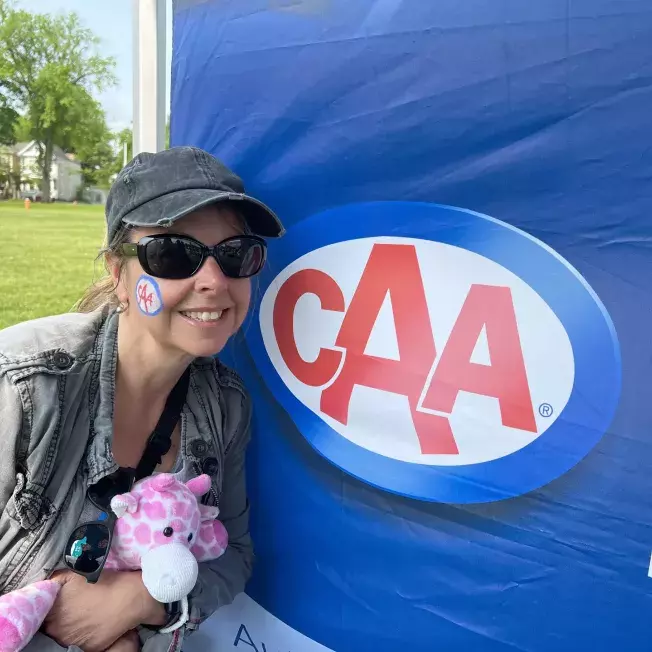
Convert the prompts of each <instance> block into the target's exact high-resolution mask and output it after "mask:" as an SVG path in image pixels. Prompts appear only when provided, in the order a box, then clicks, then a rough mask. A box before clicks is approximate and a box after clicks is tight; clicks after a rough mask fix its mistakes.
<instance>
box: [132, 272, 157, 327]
mask: <svg viewBox="0 0 652 652" xmlns="http://www.w3.org/2000/svg"><path fill="white" fill-rule="evenodd" d="M136 302H137V303H138V308H140V312H142V313H143V315H147V316H149V317H153V316H154V315H158V313H159V312H161V310H163V297H162V296H161V290H160V288H159V286H158V283H157V282H156V281H155V280H154V279H153V278H152V277H151V276H147V275H146V274H143V275H142V276H141V277H140V278H139V279H138V283H136Z"/></svg>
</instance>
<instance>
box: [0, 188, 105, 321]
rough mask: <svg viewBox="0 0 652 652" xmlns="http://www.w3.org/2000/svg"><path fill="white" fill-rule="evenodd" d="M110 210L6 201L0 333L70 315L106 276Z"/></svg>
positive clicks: (1, 229)
mask: <svg viewBox="0 0 652 652" xmlns="http://www.w3.org/2000/svg"><path fill="white" fill-rule="evenodd" d="M103 237H104V207H103V206H87V205H84V204H79V205H78V206H73V205H72V204H63V203H62V204H57V203H54V204H45V205H44V204H41V203H39V202H36V203H32V205H31V208H30V210H29V211H26V210H25V207H24V204H23V202H22V201H0V297H1V298H2V303H1V304H0V328H5V327H6V326H10V325H12V324H16V323H18V322H21V321H25V320H27V319H34V318H36V317H43V316H45V315H55V314H59V313H62V312H67V311H69V310H70V309H71V307H72V306H73V304H74V303H75V302H76V301H77V300H78V299H79V298H80V296H81V295H82V293H83V291H84V289H85V288H86V287H87V286H88V285H89V284H90V283H91V282H92V281H93V279H94V278H96V277H97V276H99V275H100V274H101V273H102V272H103V269H104V267H103V265H102V263H101V262H99V261H98V262H97V263H95V259H96V257H97V254H98V251H99V250H100V248H101V246H102V240H103Z"/></svg>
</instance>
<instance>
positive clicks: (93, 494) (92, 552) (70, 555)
mask: <svg viewBox="0 0 652 652" xmlns="http://www.w3.org/2000/svg"><path fill="white" fill-rule="evenodd" d="M133 484H134V473H133V469H119V470H118V471H116V473H114V474H113V475H110V476H107V477H106V478H104V479H103V480H101V481H100V482H98V483H97V484H95V485H93V486H92V487H90V488H89V492H88V498H89V500H90V501H91V503H92V504H93V505H94V506H95V507H96V508H97V509H99V510H100V511H101V512H102V514H103V516H104V517H105V518H104V520H98V521H90V522H88V523H82V524H81V525H79V526H77V527H76V528H75V529H74V530H73V532H72V534H71V535H70V537H69V539H68V542H67V543H66V549H65V552H64V555H63V561H64V563H65V564H66V566H67V567H68V568H69V569H70V570H72V571H74V572H75V573H78V574H79V575H83V576H84V577H85V578H86V581H88V582H90V583H91V584H94V583H95V582H97V580H98V579H99V578H100V574H101V572H102V569H103V568H104V564H105V563H106V559H107V556H108V554H109V550H110V549H111V543H112V541H113V531H114V529H115V523H116V520H117V516H116V515H115V514H114V513H113V511H112V510H111V499H112V498H113V497H114V496H117V495H119V494H122V493H127V492H129V491H131V488H132V487H133Z"/></svg>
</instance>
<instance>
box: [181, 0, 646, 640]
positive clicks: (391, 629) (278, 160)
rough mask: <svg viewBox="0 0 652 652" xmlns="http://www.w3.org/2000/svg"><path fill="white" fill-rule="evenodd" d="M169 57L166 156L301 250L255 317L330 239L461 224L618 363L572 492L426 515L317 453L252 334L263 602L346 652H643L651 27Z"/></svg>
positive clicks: (518, 26)
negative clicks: (184, 154)
mask: <svg viewBox="0 0 652 652" xmlns="http://www.w3.org/2000/svg"><path fill="white" fill-rule="evenodd" d="M173 34H174V47H173V61H172V107H171V120H172V122H171V141H172V144H173V145H177V144H191V145H197V146H200V147H203V148H204V149H207V150H208V151H210V152H212V153H213V154H215V155H216V156H218V157H220V158H222V159H223V160H224V161H225V162H227V163H228V164H229V165H230V166H232V167H233V168H234V169H235V170H236V171H237V172H238V173H239V174H240V175H242V177H243V178H244V179H245V181H246V183H247V189H248V191H250V192H251V193H253V194H254V195H256V196H258V197H260V198H261V199H262V200H263V201H265V202H267V203H268V204H269V205H270V206H272V207H273V209H274V210H275V211H276V212H277V213H278V214H279V215H280V216H281V217H282V219H283V221H284V223H285V225H286V227H287V228H288V237H287V240H286V241H285V243H284V242H283V241H281V242H278V243H273V244H271V245H270V270H271V272H270V274H271V276H270V278H268V279H263V280H262V287H261V290H260V295H262V294H264V291H265V289H266V288H267V287H269V283H270V282H271V279H272V277H273V276H275V275H276V274H278V273H279V272H280V271H281V270H282V269H283V268H284V267H285V266H286V265H288V264H290V263H291V262H292V260H294V259H295V258H298V257H299V256H300V255H303V254H304V253H306V252H307V251H309V250H310V249H311V247H312V246H313V244H314V247H317V246H319V243H321V242H322V241H323V242H326V240H327V239H328V238H331V239H333V231H332V229H335V231H334V232H335V236H338V237H339V236H340V235H341V238H342V239H346V237H348V228H349V227H347V226H346V221H344V222H342V221H338V220H337V219H335V218H333V220H334V221H333V222H332V223H330V222H328V221H324V219H325V218H321V217H315V216H320V215H323V214H324V213H325V212H327V211H330V210H334V211H335V212H336V213H337V211H339V210H348V208H347V207H350V206H355V205H359V204H361V203H368V202H376V203H384V202H410V203H415V204H416V203H419V204H430V205H435V204H436V205H438V206H442V205H443V206H452V207H459V208H462V209H465V210H467V211H473V212H477V213H480V214H482V215H486V216H490V217H491V218H493V219H495V220H499V221H500V223H502V224H505V225H509V226H510V227H515V228H516V229H519V230H520V231H523V232H525V233H527V234H529V236H532V237H533V238H535V239H536V240H537V241H540V242H541V243H543V244H544V245H545V246H547V247H549V248H551V249H552V250H554V252H556V253H557V254H558V255H559V256H561V257H562V258H563V259H564V260H565V261H568V263H569V264H570V265H572V267H573V268H574V269H575V270H577V272H578V274H579V275H581V277H583V278H584V279H585V280H586V282H587V283H588V285H589V286H590V288H591V289H592V291H593V292H594V293H595V295H596V296H597V297H599V301H600V302H601V304H602V305H603V306H604V309H605V311H606V313H607V315H608V318H609V321H610V323H612V324H613V328H614V329H615V333H616V339H617V343H618V347H619V352H620V353H619V355H620V358H619V361H618V364H619V365H621V373H622V384H621V387H620V391H616V390H614V391H613V392H612V394H611V396H612V398H613V400H614V403H616V402H617V407H616V406H615V405H614V407H615V414H614V415H613V419H609V422H608V424H606V425H605V428H604V430H605V431H604V433H603V434H602V435H601V437H599V438H598V439H599V441H597V443H596V444H595V446H593V447H591V449H590V450H587V451H586V456H585V457H584V458H583V459H582V460H581V461H579V462H578V463H577V464H575V465H574V466H573V467H572V468H571V469H570V470H568V471H567V472H565V473H563V474H562V475H560V476H558V477H554V478H550V481H549V482H547V483H545V484H543V485H541V486H540V487H538V488H535V489H532V490H528V491H527V492H525V493H523V494H522V495H517V496H514V497H511V498H509V499H506V500H501V501H498V502H484V503H473V502H471V503H467V504H462V503H455V502H436V501H435V502H428V501H423V500H417V499H415V498H413V497H409V496H400V495H397V494H396V493H393V492H392V491H385V490H383V489H382V488H379V487H377V486H373V485H371V484H369V483H368V482H365V481H364V479H360V478H359V477H355V475H354V474H353V475H352V474H351V473H350V472H349V469H346V468H341V467H339V466H337V465H335V464H334V463H333V462H332V460H329V459H328V457H327V456H325V455H324V454H319V452H318V451H316V450H315V448H314V447H313V446H312V445H311V443H310V441H309V439H310V438H309V437H307V435H306V432H305V431H304V432H302V431H301V428H300V427H298V426H297V420H296V415H295V414H293V413H292V411H291V410H290V411H288V409H287V404H285V403H284V402H283V401H282V400H281V399H280V398H279V397H280V394H279V389H278V387H277V386H276V385H275V384H274V383H272V382H270V380H269V376H268V375H266V374H265V373H264V366H265V364H268V361H266V360H265V359H263V358H264V357H265V356H264V353H263V352H262V351H263V349H261V348H260V347H256V346H253V345H252V342H253V339H252V333H253V332H255V329H256V328H257V327H258V326H257V318H258V317H259V313H258V312H257V311H254V313H253V316H252V320H251V321H250V323H249V324H248V325H246V327H245V331H246V329H247V328H250V329H253V330H252V331H246V332H247V334H246V335H245V336H244V337H240V338H237V339H236V341H235V342H234V344H233V346H230V347H229V348H228V350H227V351H226V352H225V354H224V357H225V358H226V359H227V361H228V362H230V363H232V364H233V365H234V366H236V367H237V369H238V371H239V372H240V373H241V374H242V375H243V377H244V378H245V380H246V383H247V385H248V387H249V389H250V391H251V393H252V395H253V398H254V402H255V408H256V416H255V423H254V437H253V441H252V445H251V449H250V459H249V482H250V498H251V504H252V532H253V535H254V537H255V540H256V548H257V565H256V571H255V574H254V578H253V579H252V581H251V583H250V585H249V588H248V594H249V595H250V596H251V597H252V598H253V599H254V600H256V601H257V602H258V603H259V604H260V605H262V606H263V607H264V608H265V609H266V610H268V611H269V612H271V613H272V614H274V615H275V616H276V617H278V618H279V619H280V620H282V621H283V622H285V623H287V624H288V625H290V626H291V627H293V628H294V629H296V630H298V631H300V632H301V633H303V634H305V635H306V636H308V637H309V638H311V639H313V640H315V641H318V642H319V643H321V644H323V645H324V646H326V647H328V648H330V649H332V650H334V651H335V652H352V651H354V650H367V649H368V650H376V651H378V652H390V651H391V652H394V651H396V650H403V649H410V650H415V651H417V650H418V651H424V652H426V651H428V652H430V651H431V650H433V649H454V648H455V646H461V647H462V648H463V649H469V650H479V651H482V652H494V651H496V652H499V651H500V652H503V651H507V650H510V651H513V650H528V651H536V652H543V651H549V650H559V651H564V650H574V651H577V650H591V651H593V652H596V651H602V650H604V651H607V650H614V649H616V648H617V647H622V649H626V650H632V651H635V650H647V649H649V646H650V626H649V615H650V613H652V578H651V577H649V576H648V568H649V564H650V553H651V552H652V500H651V499H650V496H651V495H652V494H651V486H652V435H651V434H650V433H651V432H652V402H651V401H650V400H649V398H648V395H649V392H650V389H649V386H650V371H651V370H652V364H651V360H652V337H651V335H650V334H651V333H652V293H651V292H650V289H649V288H650V282H651V280H652V217H651V215H652V192H651V189H652V147H651V145H650V144H651V143H652V120H651V119H650V108H649V107H650V106H652V45H651V44H652V4H650V3H649V1H648V0H564V1H561V0H545V1H544V0H532V1H531V2H522V1H519V0H504V1H502V2H485V1H481V0H468V1H465V2H459V1H453V0H443V1H441V2H423V1H422V0H356V1H355V2H351V1H350V0H292V1H290V0H237V1H236V0H204V1H198V0H176V2H175V3H174V32H173ZM371 214H372V213H369V215H371ZM407 215H408V217H406V221H405V223H404V224H403V225H401V224H400V223H398V222H397V224H396V225H394V227H392V228H395V229H396V231H395V232H393V233H392V234H391V235H396V234H397V233H399V232H401V233H402V232H403V231H401V230H402V229H403V230H404V231H405V233H407V232H408V231H410V229H411V228H412V226H413V225H412V224H411V223H410V222H409V219H410V218H409V215H410V213H409V211H408V213H407ZM328 219H331V218H328ZM311 220H314V221H311ZM319 220H321V221H319ZM371 222H372V218H371V217H369V224H367V223H365V222H364V220H362V223H361V224H358V223H356V226H355V229H359V230H360V233H362V231H364V230H365V229H367V228H372V227H371V226H370V224H371ZM309 224H310V225H312V224H316V225H317V226H315V229H314V231H313V230H309V229H308V228H307V226H308V225H309ZM332 225H335V226H332ZM329 228H331V232H329ZM415 228H416V227H415ZM433 228H434V227H433ZM301 229H303V231H302V230H301ZM355 229H354V228H353V227H351V232H353V230H355ZM425 231H427V229H426V230H425ZM425 231H424V237H426V235H427V237H429V238H431V239H433V240H436V239H437V237H438V236H437V233H435V231H432V232H431V233H429V234H426V233H425ZM356 232H357V231H356ZM307 233H315V234H317V235H315V236H314V242H312V241H311V242H308V239H309V237H308V236H307V235H305V234H307ZM415 233H416V231H415ZM302 234H303V235H302ZM388 235H390V234H388ZM310 237H312V236H310ZM336 240H337V237H335V238H334V240H333V241H336ZM311 243H312V244H311ZM600 355H601V356H602V357H601V359H603V357H604V356H603V355H602V353H600ZM595 382H596V383H598V382H599V380H598V379H596V380H595ZM595 387H597V385H596V386H592V385H591V384H590V383H589V384H587V385H586V386H585V387H584V386H583V387H581V388H579V387H578V388H577V391H581V392H585V393H586V394H587V395H590V394H591V392H594V391H597V390H596V389H595ZM614 387H615V385H614ZM560 418H561V417H560ZM304 430H305V429H304ZM277 647H279V649H281V647H282V642H279V643H278V645H277ZM245 649H248V648H246V647H245Z"/></svg>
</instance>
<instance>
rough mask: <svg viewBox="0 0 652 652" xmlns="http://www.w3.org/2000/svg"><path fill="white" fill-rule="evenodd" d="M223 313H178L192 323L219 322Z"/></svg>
mask: <svg viewBox="0 0 652 652" xmlns="http://www.w3.org/2000/svg"><path fill="white" fill-rule="evenodd" d="M224 312H225V311H224V310H214V311H212V312H195V311H188V310H182V311H180V314H182V315H183V316H184V317H187V318H188V319H192V320H193V321H201V322H204V323H211V322H217V321H219V320H220V319H221V317H222V315H223V314H224Z"/></svg>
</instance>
